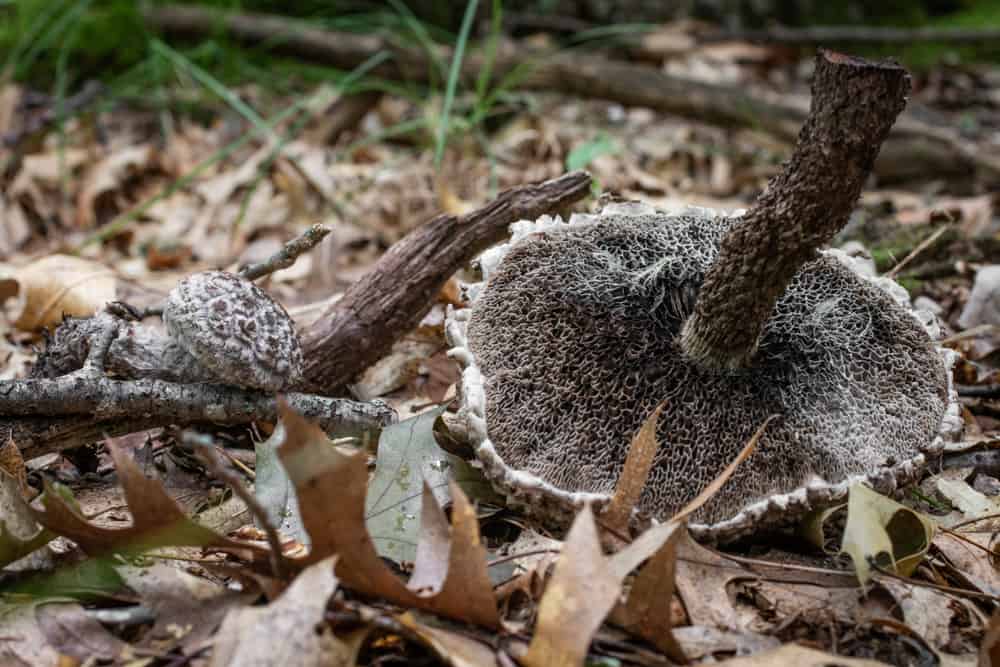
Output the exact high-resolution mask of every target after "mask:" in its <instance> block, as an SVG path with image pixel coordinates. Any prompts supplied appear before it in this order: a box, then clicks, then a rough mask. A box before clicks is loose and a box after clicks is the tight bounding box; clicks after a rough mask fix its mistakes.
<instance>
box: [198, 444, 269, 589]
mask: <svg viewBox="0 0 1000 667" xmlns="http://www.w3.org/2000/svg"><path fill="white" fill-rule="evenodd" d="M184 444H185V445H188V446H189V447H192V448H194V449H195V451H197V452H198V454H199V455H200V456H201V458H202V459H203V460H204V461H205V465H206V466H207V467H208V469H209V470H210V471H211V473H212V475H213V476H214V477H215V478H216V479H218V480H219V481H221V482H224V483H225V484H226V486H228V487H229V488H230V489H232V491H233V493H234V494H236V496H237V497H239V499H240V500H242V501H243V502H244V504H246V506H247V509H248V510H250V513H251V514H253V517H254V519H256V520H257V522H258V524H260V527H261V528H262V529H263V530H264V534H265V535H267V544H268V546H269V547H271V549H270V551H269V552H268V560H269V561H270V564H271V573H272V574H273V575H274V576H275V578H277V579H282V578H284V576H285V574H286V567H285V559H284V557H283V555H282V553H283V552H282V550H281V538H279V537H278V530H277V529H276V528H275V527H274V524H273V523H272V522H271V519H270V518H269V517H268V516H267V511H266V510H265V509H264V507H263V505H261V504H260V501H258V500H257V497H256V496H255V495H254V494H253V493H251V492H250V491H248V490H247V487H245V486H243V482H242V481H241V480H240V478H239V477H237V476H236V475H234V474H233V473H232V472H230V471H229V470H228V469H227V468H226V466H225V465H224V464H223V463H222V459H221V457H220V456H219V448H218V447H217V446H216V444H215V441H214V440H213V439H212V436H210V435H204V434H199V433H192V432H190V431H188V432H187V433H185V434H184Z"/></svg>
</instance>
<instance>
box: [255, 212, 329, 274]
mask: <svg viewBox="0 0 1000 667" xmlns="http://www.w3.org/2000/svg"><path fill="white" fill-rule="evenodd" d="M329 233H330V228H329V227H324V226H323V225H312V226H310V227H309V228H308V229H307V230H305V231H304V232H302V233H301V234H300V235H299V236H297V237H295V238H294V239H292V240H291V241H289V242H288V243H286V244H285V245H284V247H282V249H281V250H279V251H278V252H276V253H274V254H273V255H271V256H270V257H268V258H267V259H266V260H264V261H263V262H260V263H258V264H250V265H249V266H245V267H243V268H242V269H240V271H239V276H240V277H241V278H245V279H247V280H257V279H258V278H263V277H264V276H266V275H270V274H272V273H274V272H275V271H279V270H281V269H287V268H288V267H289V266H291V265H292V264H294V263H295V260H297V259H298V258H299V256H300V255H303V254H305V253H307V252H309V251H310V250H312V249H313V248H314V247H316V245H317V244H319V242H320V241H322V240H323V239H325V238H326V236H327V234H329Z"/></svg>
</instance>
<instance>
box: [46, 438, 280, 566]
mask: <svg viewBox="0 0 1000 667" xmlns="http://www.w3.org/2000/svg"><path fill="white" fill-rule="evenodd" d="M106 444H107V449H108V452H110V454H111V458H112V459H113V460H114V463H115V469H116V470H117V471H118V480H119V482H120V483H121V485H122V489H123V491H124V493H125V499H126V502H127V503H128V507H129V510H130V511H131V514H132V525H130V526H128V527H126V528H103V527H100V526H97V525H95V524H93V523H91V522H90V521H88V520H87V519H85V518H84V517H83V516H81V514H80V513H79V512H78V510H76V509H75V508H74V507H72V506H71V505H70V504H69V503H68V502H67V501H66V500H64V499H63V498H62V497H61V496H60V494H59V493H58V492H57V491H56V490H55V489H53V488H52V487H51V486H48V485H47V486H46V489H45V494H44V495H43V496H42V506H43V507H44V509H42V510H38V509H34V508H32V513H33V514H34V516H35V520H36V521H38V523H40V524H42V525H43V526H44V527H46V528H48V529H49V530H51V531H52V532H54V533H56V534H57V535H62V536H63V537H67V538H69V539H71V540H73V541H74V542H76V543H77V544H78V545H80V548H81V549H83V550H84V551H85V552H87V553H88V554H95V553H103V552H108V551H121V550H130V551H132V550H135V551H145V550H148V549H152V548H155V547H164V546H175V547H176V546H191V547H203V546H215V547H221V548H229V549H251V550H254V551H257V552H263V551H264V550H263V549H261V548H259V547H252V545H249V544H244V543H241V542H236V541H234V540H230V539H228V538H226V537H223V536H221V535H219V534H217V533H215V532H213V531H212V530H209V529H208V528H205V527H204V526H201V525H199V524H197V523H195V522H194V521H192V520H191V519H189V518H188V517H187V516H186V515H185V514H184V512H183V511H182V510H181V508H180V507H178V506H177V502H176V501H175V500H174V499H173V498H171V497H170V496H169V495H167V492H166V491H165V490H164V488H163V484H161V483H160V482H159V481H158V480H154V479H149V478H148V477H146V476H145V475H144V474H143V473H142V470H140V469H139V467H138V466H137V465H136V464H135V462H134V461H133V460H132V459H131V458H130V457H129V456H128V454H126V453H125V452H124V451H122V449H121V448H120V447H118V446H117V445H115V444H114V442H112V441H108V442H107V443H106Z"/></svg>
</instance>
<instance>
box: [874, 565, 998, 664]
mask: <svg viewBox="0 0 1000 667" xmlns="http://www.w3.org/2000/svg"><path fill="white" fill-rule="evenodd" d="M878 581H879V584H881V585H882V586H884V587H885V588H886V590H888V591H889V592H890V593H891V594H892V596H893V597H894V598H895V599H896V602H897V603H898V605H899V607H898V609H899V611H900V612H902V616H903V623H905V624H906V625H907V626H908V627H909V628H910V629H911V630H912V631H913V632H914V633H916V634H917V635H919V636H920V637H921V638H922V639H923V640H924V641H925V642H927V643H928V644H929V645H930V646H931V647H933V648H935V649H938V650H941V649H944V650H946V651H947V650H949V648H951V647H953V646H954V644H953V639H952V630H953V628H958V627H961V626H962V625H964V624H965V623H966V621H965V619H967V618H972V619H976V618H977V617H978V616H979V612H978V611H977V610H976V609H975V606H974V605H971V604H968V603H967V601H966V600H963V599H961V598H959V597H957V596H954V595H950V594H948V593H945V592H943V591H938V590H935V589H933V588H927V587H926V586H921V585H919V584H910V583H908V582H905V581H899V580H898V579H890V578H889V577H879V580H878ZM978 629H981V628H978ZM970 630H971V628H970ZM952 650H953V649H952Z"/></svg>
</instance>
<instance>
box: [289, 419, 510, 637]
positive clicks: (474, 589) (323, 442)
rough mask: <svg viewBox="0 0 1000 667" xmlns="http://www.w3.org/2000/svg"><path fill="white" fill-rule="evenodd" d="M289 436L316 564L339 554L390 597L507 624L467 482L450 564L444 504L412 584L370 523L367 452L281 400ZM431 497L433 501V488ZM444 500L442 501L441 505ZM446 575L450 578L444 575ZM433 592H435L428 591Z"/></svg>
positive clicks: (369, 585) (457, 492)
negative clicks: (379, 548) (347, 450)
mask: <svg viewBox="0 0 1000 667" xmlns="http://www.w3.org/2000/svg"><path fill="white" fill-rule="evenodd" d="M281 418H282V421H283V422H284V424H285V429H286V430H287V432H288V436H287V438H286V440H285V442H284V444H282V445H281V447H280V448H279V450H278V455H279V456H280V457H281V461H282V463H283V464H284V466H285V469H286V470H287V471H288V476H289V478H290V479H291V480H292V483H293V484H294V486H295V490H296V494H297V496H298V503H299V508H300V511H301V514H302V523H303V526H304V527H305V529H306V531H307V532H308V534H309V536H310V538H311V540H312V551H311V552H310V554H309V556H308V557H306V558H304V559H300V562H301V563H311V562H315V561H316V560H319V559H322V558H325V557H327V556H330V555H333V554H337V555H338V559H337V568H336V572H337V576H338V577H339V578H340V580H341V581H342V582H344V584H345V585H346V586H348V587H350V588H353V589H355V590H357V591H359V592H362V593H365V594H368V595H373V596H376V597H381V598H385V599H386V600H389V601H390V602H394V603H396V604H399V605H401V606H403V607H418V608H421V609H426V610H428V611H432V612H436V613H440V614H442V615H447V616H450V617H452V618H457V619H459V620H462V621H469V622H473V623H479V624H481V625H485V626H487V627H491V628H498V627H499V625H500V620H499V616H498V615H497V611H496V601H495V597H494V595H493V589H492V584H491V583H490V581H489V577H488V575H487V573H486V552H485V549H483V547H482V544H481V543H480V539H479V524H478V521H476V518H475V512H474V511H473V510H472V507H471V505H469V503H468V501H467V500H466V498H465V496H464V494H462V492H461V489H459V488H458V487H457V486H456V485H453V486H452V487H451V492H452V500H453V503H454V507H453V511H452V527H451V536H450V537H451V543H450V546H449V548H448V564H447V567H441V564H440V562H436V561H433V560H429V559H433V558H440V557H441V555H442V554H443V553H444V546H443V543H442V540H443V538H444V537H445V536H446V535H445V531H444V525H443V519H442V517H441V516H440V515H439V513H440V512H441V510H440V508H439V507H437V508H436V510H435V511H433V512H428V513H427V515H426V516H425V517H424V518H423V522H424V524H425V525H426V526H427V529H426V535H424V534H423V532H424V531H421V533H422V538H424V537H426V539H428V540H432V541H433V544H428V545H424V546H422V547H421V546H419V545H418V546H417V549H416V551H417V552H419V553H421V554H423V559H422V560H421V565H420V571H419V576H418V577H417V580H416V582H415V583H416V584H417V587H419V588H418V590H413V589H412V588H411V587H408V586H406V585H405V584H404V583H403V581H402V580H401V579H399V578H398V577H397V576H396V575H395V574H394V573H393V572H392V571H391V570H390V569H389V567H388V566H387V565H386V564H385V561H383V560H382V559H381V558H380V557H379V555H378V553H377V552H376V550H375V546H374V543H373V540H372V537H371V536H370V535H369V533H368V529H367V527H366V524H365V515H364V507H365V493H366V490H367V479H368V470H367V463H366V461H365V455H364V453H363V452H357V453H355V454H353V455H348V454H344V453H342V452H340V451H337V450H336V449H335V448H333V447H331V446H330V445H329V441H328V439H327V437H326V434H325V433H324V432H323V431H322V430H321V429H320V428H319V427H318V426H316V425H315V424H312V423H310V422H309V421H307V420H306V419H304V418H303V417H301V416H300V415H298V414H296V413H294V412H293V411H291V410H290V409H289V408H288V407H287V406H286V405H282V406H281ZM422 498H423V501H424V502H425V503H427V504H428V505H430V500H431V496H430V494H429V492H427V491H425V492H424V495H423V496H422ZM435 507H436V505H435ZM442 576H443V577H444V580H443V581H442V580H441V579H440V578H441V577H442ZM426 591H430V594H429V595H420V594H418V593H420V592H426Z"/></svg>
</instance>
